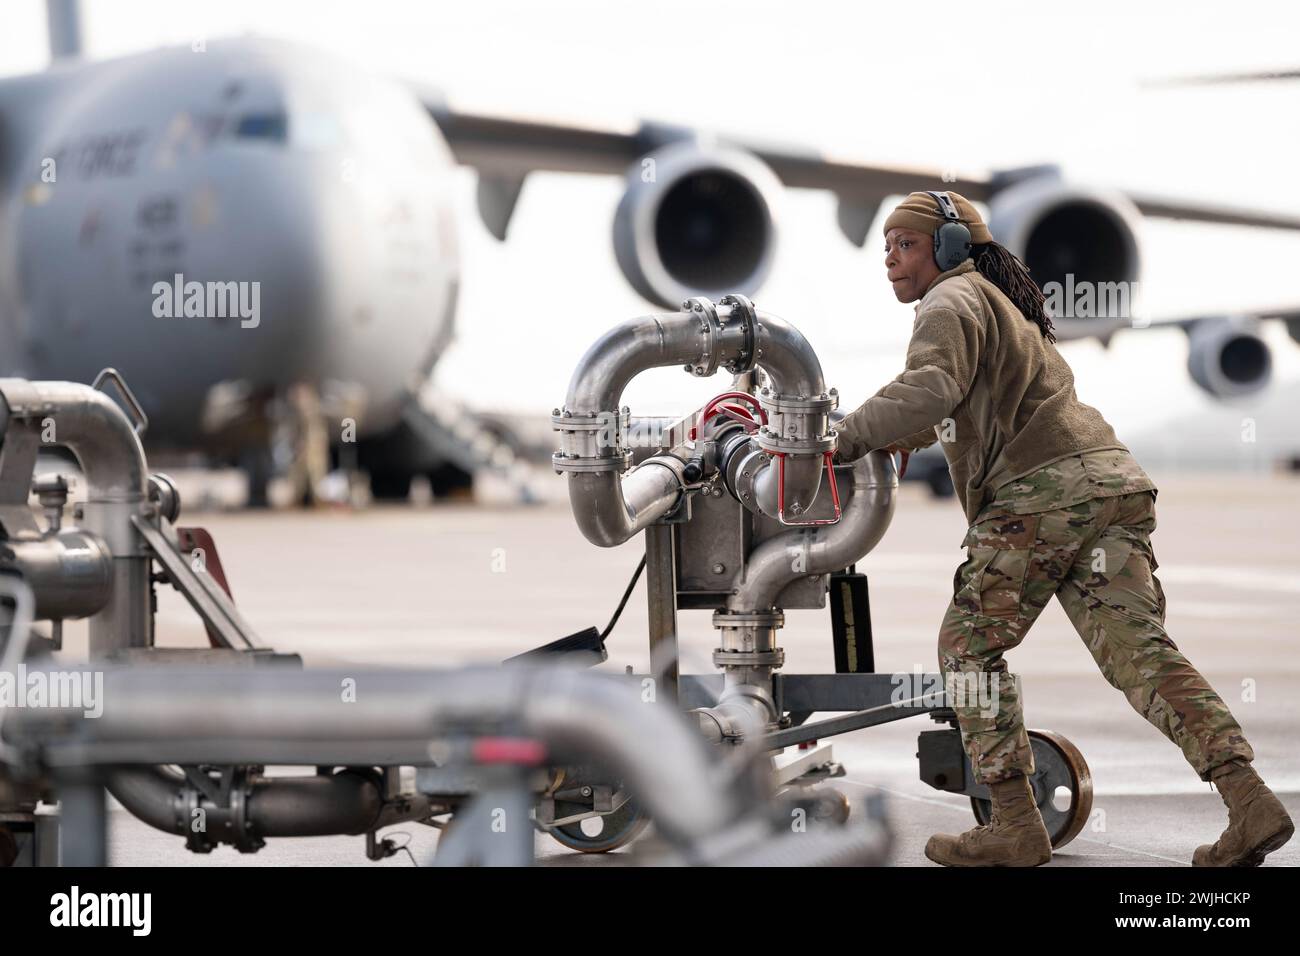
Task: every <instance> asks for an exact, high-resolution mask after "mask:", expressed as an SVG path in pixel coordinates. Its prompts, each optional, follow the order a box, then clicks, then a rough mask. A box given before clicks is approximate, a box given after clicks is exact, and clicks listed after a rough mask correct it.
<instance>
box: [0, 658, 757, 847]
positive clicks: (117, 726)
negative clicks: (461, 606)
mask: <svg viewBox="0 0 1300 956" xmlns="http://www.w3.org/2000/svg"><path fill="white" fill-rule="evenodd" d="M345 680H355V681H356V682H357V688H358V691H359V692H358V694H357V699H356V701H355V702H353V703H349V704H340V702H339V688H340V687H342V686H345V685H344V684H343V682H344V681H345ZM103 696H104V699H105V700H110V701H112V705H111V706H108V707H105V708H104V713H103V715H102V716H101V717H100V718H99V719H97V720H82V719H80V716H79V715H80V711H76V710H66V709H60V708H20V709H18V710H15V711H14V712H13V714H12V716H11V719H10V720H8V721H6V723H5V728H4V735H5V739H6V740H8V741H19V740H21V741H24V742H25V743H27V744H30V745H32V746H33V747H34V748H36V751H33V752H37V751H39V752H40V753H41V755H42V759H43V760H44V761H45V763H46V766H48V767H50V768H51V769H55V770H57V768H60V767H64V766H74V767H80V766H86V765H102V766H110V767H113V768H120V767H124V766H133V765H140V766H145V767H148V766H149V765H152V764H158V763H162V764H177V765H193V764H212V765H225V764H237V765H238V764H262V765H266V764H277V763H304V762H307V761H308V760H309V762H310V763H312V764H324V765H333V766H370V765H372V764H373V765H375V766H379V765H389V764H424V763H427V762H428V759H429V755H428V747H429V743H430V742H431V741H433V740H435V739H438V738H439V737H440V736H441V735H445V734H447V733H449V732H453V731H462V732H472V733H482V732H487V731H489V730H490V729H491V728H493V727H500V726H506V725H508V726H510V727H511V728H512V732H516V733H523V734H530V735H535V736H536V737H537V738H538V739H540V740H542V741H543V742H544V743H545V744H546V745H547V747H548V749H549V750H550V751H552V752H560V753H577V754H581V755H583V756H584V757H585V758H588V759H590V760H591V761H592V762H595V763H600V764H603V765H605V766H608V767H609V768H610V769H611V770H612V771H613V772H614V773H616V774H618V775H619V776H620V777H621V779H623V780H624V781H625V782H626V784H627V786H628V788H629V789H630V790H631V792H633V793H635V794H636V796H637V799H638V801H640V802H641V803H642V804H643V805H644V806H645V808H646V810H647V812H648V813H649V814H650V815H651V816H652V817H653V818H654V820H655V821H656V825H657V826H658V827H660V829H661V831H662V832H664V833H665V835H668V836H669V837H670V838H671V839H677V840H681V841H683V842H685V843H694V842H697V841H698V842H701V843H704V842H707V839H708V837H709V836H710V834H713V833H714V832H716V831H717V830H719V829H721V828H724V827H727V826H730V825H731V824H732V823H734V822H735V821H736V820H738V819H739V818H740V817H742V816H743V815H745V814H746V813H748V811H749V810H750V804H749V802H748V801H750V800H754V801H755V805H756V800H757V797H756V795H754V794H746V793H745V792H744V791H742V790H738V789H737V783H736V778H735V777H733V776H732V771H731V769H730V768H728V767H725V766H722V765H720V764H719V762H718V761H717V760H716V759H715V757H714V756H712V754H711V751H710V750H709V748H708V747H707V745H706V744H705V742H704V741H703V740H702V739H701V738H700V736H699V735H698V733H695V732H694V731H693V730H692V728H691V727H690V725H689V724H688V723H687V722H686V721H685V720H683V719H682V717H681V715H680V714H679V713H677V712H676V711H675V710H673V709H671V708H670V707H668V706H667V705H663V706H648V705H646V704H645V703H644V702H643V700H642V698H641V689H640V685H639V684H638V683H629V682H627V681H625V680H623V679H621V678H618V677H612V676H609V675H599V674H591V673H588V672H585V671H579V670H573V669H572V668H567V667H546V668H529V667H522V666H521V667H512V668H501V667H474V668H466V669H463V670H456V671H443V672H438V671H425V672H418V671H414V672H412V671H407V672H402V671H377V672H368V673H367V672H361V673H357V672H356V671H332V670H310V671H284V670H278V669H277V670H275V671H274V672H273V673H272V672H269V671H268V672H266V673H262V672H259V671H258V670H251V671H249V670H239V671H227V670H222V669H219V668H208V669H181V668H175V669H172V668H168V669H167V670H166V671H162V670H159V669H154V668H142V669H122V670H107V671H105V672H104V691H103ZM304 755H306V756H304ZM114 773H115V776H114V777H113V780H112V785H111V787H110V789H111V791H112V792H113V793H114V795H115V796H117V797H118V799H119V800H121V801H122V803H123V804H124V805H126V806H127V807H128V809H130V810H131V812H132V813H133V814H135V815H136V816H138V817H140V818H141V819H142V820H144V821H145V822H146V823H149V824H150V825H152V826H155V827H158V828H159V829H163V830H167V831H169V832H177V831H176V829H175V828H176V819H177V808H176V801H177V799H178V798H179V797H178V795H179V793H180V791H179V789H178V781H177V780H176V778H175V774H174V773H171V772H169V771H160V770H158V769H157V768H156V767H155V768H154V769H145V770H139V771H130V772H127V773H125V774H123V773H117V771H116V769H115V771H114ZM337 776H338V775H336V777H333V778H324V779H325V780H326V781H327V783H326V784H324V785H312V786H320V787H321V789H322V790H324V789H325V788H326V787H329V786H342V785H339V784H332V783H329V781H332V780H334V779H336V778H337ZM280 779H283V778H275V779H272V780H270V781H268V782H267V789H266V790H265V793H266V794H267V795H268V796H266V797H264V798H262V799H261V800H260V803H259V800H258V799H253V800H250V803H249V806H248V811H247V812H248V814H249V817H248V819H250V820H252V821H253V823H254V825H255V826H260V825H261V824H262V823H263V822H265V823H267V824H269V825H274V826H277V827H287V826H289V824H288V823H287V822H283V823H276V822H275V821H276V820H278V819H280V818H279V816H278V815H276V816H273V817H271V818H268V819H267V820H265V821H263V820H260V819H258V818H257V817H256V814H257V813H259V812H270V813H273V814H278V811H276V810H270V809H269V808H272V807H278V806H281V805H283V803H282V802H281V801H279V799H278V796H276V794H277V789H276V788H277V787H280V784H279V780H280ZM294 786H297V785H295V784H288V785H285V787H284V788H283V789H285V790H286V793H287V792H288V788H290V787H294ZM341 796H346V794H342V793H341ZM327 803H328V801H326V800H324V799H323V798H322V799H320V800H316V799H312V800H311V801H310V802H303V803H301V805H300V808H301V812H303V813H305V814H306V815H307V816H308V818H313V817H317V816H318V815H319V817H320V820H318V822H317V824H315V826H317V827H321V826H324V823H323V822H321V821H322V820H324V819H325V817H324V814H325V813H326V812H327V811H326V809H325V806H326V804H327ZM345 803H347V804H348V805H358V804H357V802H356V801H355V800H353V799H352V797H348V798H347V800H345ZM259 806H263V807H267V808H268V810H267V811H259V809H258V807H259ZM329 812H331V813H332V811H329ZM359 813H360V811H359V810H358V811H357V814H359ZM343 816H345V817H346V820H345V822H346V821H350V820H352V819H353V813H352V811H348V812H347V813H346V814H344V815H343ZM329 819H330V820H332V821H334V822H332V823H331V824H330V825H331V826H334V825H336V823H337V820H338V819H339V818H334V817H330V818H329ZM184 822H185V823H186V825H188V820H186V821H184ZM295 825H296V826H299V827H303V826H312V825H313V824H312V823H311V822H310V819H308V820H299V821H298V822H297V824H295ZM347 825H348V826H351V825H353V824H352V823H350V822H348V824H347ZM182 832H183V831H182ZM335 832H338V831H335Z"/></svg>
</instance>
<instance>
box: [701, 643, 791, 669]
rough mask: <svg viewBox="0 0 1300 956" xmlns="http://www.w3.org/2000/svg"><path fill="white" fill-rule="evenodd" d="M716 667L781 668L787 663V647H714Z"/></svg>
mask: <svg viewBox="0 0 1300 956" xmlns="http://www.w3.org/2000/svg"><path fill="white" fill-rule="evenodd" d="M713 664H714V666H715V667H722V668H726V667H771V668H773V669H778V670H779V669H780V668H781V667H782V666H784V664H785V648H782V647H774V648H772V649H771V650H770V651H729V650H727V649H726V648H725V647H715V648H714V649H713Z"/></svg>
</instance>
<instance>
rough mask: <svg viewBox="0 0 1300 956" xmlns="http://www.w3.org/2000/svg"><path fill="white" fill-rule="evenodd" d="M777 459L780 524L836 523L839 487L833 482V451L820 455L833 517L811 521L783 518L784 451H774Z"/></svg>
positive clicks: (798, 526)
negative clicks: (827, 483)
mask: <svg viewBox="0 0 1300 956" xmlns="http://www.w3.org/2000/svg"><path fill="white" fill-rule="evenodd" d="M772 454H774V455H776V461H777V478H776V519H777V520H778V521H780V522H781V524H783V525H786V526H787V527H791V528H805V527H811V526H812V525H819V524H838V523H839V520H840V489H839V487H838V486H837V485H836V484H835V466H834V465H833V464H832V463H831V459H832V458H833V457H834V455H835V452H833V451H828V452H824V453H823V455H822V458H823V460H824V461H825V462H826V474H827V475H828V476H829V479H830V484H831V504H832V505H833V506H834V508H835V517H833V518H813V519H812V520H811V521H786V520H785V452H780V451H775V452H772Z"/></svg>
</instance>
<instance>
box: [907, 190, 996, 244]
mask: <svg viewBox="0 0 1300 956" xmlns="http://www.w3.org/2000/svg"><path fill="white" fill-rule="evenodd" d="M948 195H949V196H951V197H952V201H953V203H954V204H955V205H956V206H957V215H958V216H960V217H961V221H962V222H964V223H965V224H966V227H967V228H968V229H970V241H971V242H973V243H984V242H992V241H993V236H992V234H991V233H990V232H989V227H988V226H986V225H985V224H984V220H983V219H981V218H980V214H979V213H978V212H976V211H975V207H974V206H972V205H971V201H970V200H969V199H967V198H966V197H965V196H962V195H961V194H959V193H955V192H953V191H952V190H948ZM942 222H943V213H942V212H940V211H939V203H938V200H936V199H935V198H934V197H933V196H931V195H930V194H929V193H926V192H919V193H910V194H908V197H907V198H906V199H904V200H903V201H902V202H901V203H899V204H898V206H897V208H895V209H894V211H893V212H891V213H890V214H889V218H888V219H886V220H885V234H886V235H888V234H889V230H891V229H900V228H901V229H912V230H915V231H916V232H923V233H925V234H926V235H927V236H933V235H934V232H935V230H936V229H938V228H939V224H940V223H942Z"/></svg>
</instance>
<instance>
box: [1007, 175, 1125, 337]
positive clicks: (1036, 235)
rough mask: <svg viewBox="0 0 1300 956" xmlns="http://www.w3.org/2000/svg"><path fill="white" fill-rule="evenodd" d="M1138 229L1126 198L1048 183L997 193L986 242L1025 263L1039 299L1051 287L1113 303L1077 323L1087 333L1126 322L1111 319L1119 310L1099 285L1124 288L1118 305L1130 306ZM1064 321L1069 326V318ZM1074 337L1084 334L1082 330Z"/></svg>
mask: <svg viewBox="0 0 1300 956" xmlns="http://www.w3.org/2000/svg"><path fill="white" fill-rule="evenodd" d="M1140 222H1141V214H1140V213H1139V212H1138V210H1137V207H1136V206H1134V205H1133V203H1132V202H1131V201H1130V200H1129V199H1128V198H1127V197H1125V196H1123V195H1120V194H1118V193H1109V192H1106V191H1104V190H1095V189H1091V188H1086V187H1079V186H1073V185H1070V184H1068V183H1065V182H1063V181H1062V180H1061V179H1059V178H1058V177H1056V176H1055V175H1043V176H1036V177H1033V178H1031V179H1026V180H1023V181H1022V182H1019V183H1016V184H1015V185H1012V186H1009V187H1007V188H1006V189H1004V190H1002V191H1001V192H999V193H997V195H996V196H994V197H993V199H992V201H991V202H990V203H989V230H990V231H991V232H992V233H993V237H994V238H995V239H996V240H997V241H998V242H1000V243H1002V244H1003V245H1004V246H1006V247H1007V248H1008V249H1010V250H1011V251H1012V252H1014V253H1015V254H1016V255H1017V256H1019V257H1020V258H1021V259H1023V260H1024V262H1025V265H1027V266H1028V267H1029V271H1030V273H1031V274H1032V275H1033V277H1034V280H1035V281H1036V282H1037V283H1038V284H1039V285H1040V286H1042V287H1044V291H1050V290H1049V289H1048V288H1047V287H1048V284H1049V283H1053V282H1054V283H1059V286H1060V287H1061V288H1063V289H1076V288H1078V289H1081V288H1083V287H1084V284H1085V283H1091V284H1092V288H1093V294H1094V295H1097V297H1098V300H1100V301H1103V302H1106V303H1112V304H1110V305H1109V307H1105V306H1103V307H1102V308H1101V309H1100V311H1099V312H1096V313H1094V314H1091V315H1087V316H1081V317H1080V318H1081V319H1082V320H1083V321H1081V322H1080V323H1079V325H1080V326H1087V325H1088V324H1089V320H1091V322H1092V325H1093V327H1099V326H1100V325H1101V324H1103V323H1105V324H1107V325H1108V326H1112V327H1113V326H1114V325H1115V322H1114V321H1109V320H1123V322H1122V323H1121V327H1122V325H1123V324H1127V322H1128V320H1130V319H1131V314H1130V315H1120V314H1115V313H1118V312H1119V311H1122V310H1123V308H1122V307H1121V308H1119V309H1117V308H1115V307H1114V305H1113V297H1111V296H1102V295H1101V294H1100V293H1101V292H1104V291H1106V290H1105V289H1103V288H1102V284H1104V283H1125V284H1126V285H1125V286H1124V295H1123V301H1124V302H1129V299H1130V296H1131V294H1132V290H1133V288H1134V287H1133V286H1132V285H1131V283H1134V282H1135V281H1136V280H1137V278H1138V273H1139V272H1140V267H1141V257H1140V252H1139V244H1138V229H1139V223H1140ZM1107 288H1114V287H1107ZM1128 308H1131V304H1130V305H1129V306H1128ZM1057 311H1060V310H1057ZM1063 317H1064V318H1065V319H1066V320H1067V321H1068V320H1069V319H1070V318H1071V316H1070V314H1069V312H1068V311H1066V312H1065V313H1064V316H1063ZM1095 320H1101V322H1097V321H1095ZM1058 324H1060V323H1058ZM1071 331H1075V330H1071ZM1077 331H1078V333H1080V334H1089V333H1088V332H1085V331H1084V329H1083V328H1080V329H1079V330H1077ZM1111 331H1113V328H1111ZM1066 337H1074V335H1069V336H1066Z"/></svg>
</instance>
